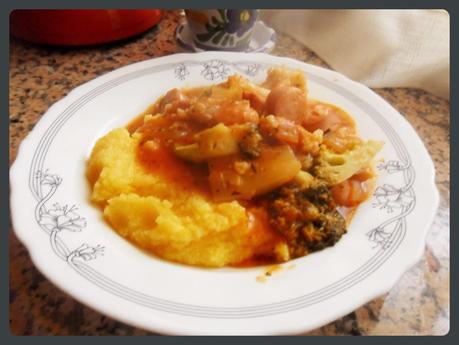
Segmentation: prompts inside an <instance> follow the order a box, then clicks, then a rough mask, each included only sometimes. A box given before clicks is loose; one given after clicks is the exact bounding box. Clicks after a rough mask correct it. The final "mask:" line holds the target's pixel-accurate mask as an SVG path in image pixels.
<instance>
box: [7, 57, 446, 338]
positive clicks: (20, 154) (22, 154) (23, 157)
mask: <svg viewBox="0 0 459 345" xmlns="http://www.w3.org/2000/svg"><path fill="white" fill-rule="evenodd" d="M222 54H223V55H232V56H235V55H238V56H241V55H242V56H244V57H245V58H246V59H249V56H252V57H253V60H255V59H256V57H258V56H264V57H266V58H267V59H269V60H272V62H276V61H274V60H278V61H279V62H284V63H285V64H287V63H286V61H289V62H292V63H294V64H305V65H308V66H309V67H310V68H313V69H319V70H320V72H325V73H328V74H329V75H331V76H335V77H338V78H341V79H343V78H344V79H345V81H346V83H349V82H350V83H352V84H353V85H354V86H355V87H358V88H360V89H361V92H365V93H368V92H370V93H371V94H373V97H374V96H376V97H378V98H379V99H380V101H382V102H383V103H385V104H387V106H389V107H390V108H392V109H394V108H393V107H392V106H391V105H390V104H389V103H388V102H387V101H385V100H384V99H383V98H382V97H381V96H379V95H378V94H377V93H375V92H373V91H372V90H371V89H369V88H368V87H366V86H364V85H362V84H360V83H357V82H355V81H353V80H351V79H349V78H347V77H346V76H344V75H342V74H340V73H338V72H335V71H332V70H328V69H325V68H322V67H319V66H315V65H311V64H308V63H305V62H302V61H299V60H295V59H292V58H288V57H277V56H272V55H269V54H264V53H250V54H247V53H228V52H224V53H222V52H218V57H219V58H221V56H222ZM204 55H209V56H210V57H215V56H216V54H215V53H210V52H202V53H191V54H190V53H182V54H173V55H168V56H165V57H161V58H153V59H149V60H145V61H141V62H137V63H133V64H129V65H126V66H123V67H120V68H116V69H114V70H113V71H111V72H108V73H105V74H104V75H101V76H99V77H96V78H94V79H92V80H90V81H88V82H85V83H83V84H81V85H80V86H78V87H77V88H74V89H73V90H71V91H70V92H69V93H68V94H67V95H66V96H64V97H63V98H61V99H60V100H59V101H57V102H56V103H54V104H53V105H52V106H51V107H49V108H48V110H47V111H46V112H45V113H44V114H43V115H42V117H41V118H40V119H39V121H38V122H37V124H36V125H35V127H34V128H33V129H32V130H31V131H30V132H29V133H28V135H27V136H26V137H25V138H24V139H23V140H22V141H21V143H20V145H19V147H18V151H17V156H16V159H15V160H14V162H13V163H12V165H11V167H10V206H11V209H10V212H11V219H12V227H13V230H14V232H15V233H16V236H17V237H18V239H19V240H20V242H21V243H22V244H23V245H24V246H25V247H26V249H27V250H28V252H29V254H30V257H31V259H32V262H33V263H34V265H35V266H36V267H37V268H38V269H39V270H40V272H41V273H42V274H43V275H44V276H46V278H47V279H49V280H50V281H51V282H52V283H53V284H54V285H56V286H57V287H58V288H59V289H61V290H62V291H64V292H66V293H69V294H70V295H71V297H72V298H75V299H76V300H78V301H80V302H81V303H82V304H84V305H87V306H88V307H90V308H92V309H96V310H98V311H100V312H101V313H103V314H106V315H109V316H110V317H113V318H114V319H118V320H121V321H123V322H125V323H127V324H131V325H135V326H137V327H141V328H144V329H149V330H153V331H155V332H160V333H166V334H183V333H184V331H185V333H188V332H191V333H193V334H194V333H195V330H193V329H190V330H186V329H185V330H184V328H183V327H179V328H176V327H172V328H170V327H167V326H166V325H162V326H161V329H157V328H156V329H155V328H153V327H151V325H150V326H148V327H146V326H145V325H144V324H143V323H141V322H140V323H138V324H136V323H135V322H133V320H132V319H130V318H128V319H129V320H124V319H123V318H122V317H120V315H119V314H116V313H111V312H108V311H107V310H101V309H99V308H96V307H94V306H93V304H89V303H88V301H86V300H82V299H80V298H79V297H80V296H76V295H75V294H74V293H71V292H69V291H68V289H67V288H66V287H65V286H64V285H65V284H61V282H59V279H55V277H54V276H53V275H52V274H48V269H47V268H46V267H44V265H42V263H43V262H40V261H41V260H40V258H39V257H38V256H37V255H36V254H35V252H36V251H35V250H34V248H33V244H31V243H30V241H29V242H28V241H27V239H25V238H24V237H23V236H25V233H26V231H24V232H22V233H21V230H18V227H17V223H18V220H17V217H19V216H18V215H15V212H14V204H15V193H17V192H16V187H15V186H17V185H18V183H19V181H16V180H17V178H19V176H20V174H18V173H16V170H17V169H19V167H20V165H21V164H20V163H21V161H24V163H26V161H27V151H26V150H27V147H28V146H30V145H29V143H30V142H31V140H32V139H31V138H33V136H36V135H37V136H38V135H39V134H40V133H41V134H43V133H42V132H43V129H45V130H46V128H44V126H45V122H46V121H44V120H43V119H46V117H47V115H48V116H49V117H50V118H51V116H52V113H53V111H54V110H55V109H56V108H57V107H58V106H59V105H62V104H64V102H65V100H67V101H68V100H69V99H70V98H71V97H73V96H75V95H77V94H78V92H82V91H83V90H84V89H89V87H90V85H91V83H92V82H96V81H101V80H102V79H103V78H105V79H107V80H109V76H110V75H114V74H113V73H114V72H117V71H118V73H121V71H127V70H128V69H133V70H135V69H136V68H140V67H141V66H142V65H148V64H149V63H151V61H155V62H156V63H155V64H154V65H161V64H162V62H164V64H165V63H167V61H168V60H171V58H172V60H195V61H201V59H200V58H199V56H204ZM262 60H263V58H262ZM92 85H95V84H94V83H93V84H92ZM394 110H395V109H394ZM395 112H396V113H397V114H398V115H399V117H400V120H403V121H405V123H406V125H407V126H405V127H407V128H410V130H411V131H412V133H411V134H412V135H413V137H415V138H416V139H417V141H418V142H417V145H416V146H419V144H421V145H422V147H423V149H424V151H425V154H426V156H427V157H429V158H430V155H429V153H428V151H427V149H426V148H425V145H424V143H423V142H422V140H421V139H420V138H419V136H418V134H417V133H416V131H415V130H414V128H413V127H412V126H411V124H410V123H409V122H408V121H407V120H406V119H405V118H404V117H403V116H401V115H400V114H399V112H398V111H396V110H395ZM32 149H33V148H32ZM428 164H429V165H430V169H431V172H432V173H431V174H429V175H430V176H431V181H430V183H429V189H430V190H431V191H432V197H433V199H432V202H433V205H434V207H432V212H431V215H430V219H428V221H427V222H426V226H425V230H424V231H423V234H424V236H423V238H422V241H421V240H420V241H419V243H420V244H422V245H419V246H418V247H417V252H416V253H415V254H416V255H414V254H413V255H412V260H411V261H410V262H407V263H406V264H405V265H402V266H404V267H403V268H400V269H399V274H398V275H397V274H395V275H393V276H395V278H394V279H392V280H393V282H392V280H391V279H387V281H386V284H381V286H380V288H379V291H374V293H373V296H370V294H368V295H367V296H370V297H371V298H370V297H365V298H363V300H365V301H359V302H355V303H354V304H355V305H354V306H353V307H352V308H350V310H349V311H348V312H350V311H352V310H354V309H355V308H356V307H358V306H360V305H362V304H364V303H366V302H368V301H370V300H372V299H374V298H375V297H377V296H379V295H381V294H383V293H385V292H387V291H388V290H390V288H392V286H394V285H395V283H396V282H397V281H398V280H399V279H400V277H401V276H402V275H403V274H404V273H405V272H406V271H408V270H409V269H410V268H411V267H412V266H413V265H415V264H416V263H417V262H418V261H419V260H420V259H421V258H422V255H423V252H424V246H425V242H426V236H427V234H428V231H429V229H430V227H431V224H432V222H433V220H434V217H435V215H436V210H437V208H438V204H439V194H438V189H437V187H436V184H435V167H434V164H433V162H432V159H431V158H430V159H429V160H428ZM17 194H19V193H17ZM17 194H16V195H17ZM375 290H377V289H375ZM348 309H349V308H348ZM115 314H116V315H115ZM339 314H340V315H338V316H337V314H336V313H335V314H333V313H331V316H330V318H329V320H328V321H325V322H323V321H320V322H318V324H317V325H313V326H312V327H302V326H299V327H296V328H292V329H288V327H283V329H284V330H285V332H282V331H281V332H279V333H284V334H292V333H298V332H303V331H306V330H310V329H313V328H316V327H318V326H320V325H323V324H325V323H328V322H330V321H333V320H335V319H336V318H338V317H341V316H343V315H345V314H346V312H340V313H339ZM155 321H157V320H155ZM156 324H158V322H156ZM319 324H320V325H319ZM164 331H165V332H164Z"/></svg>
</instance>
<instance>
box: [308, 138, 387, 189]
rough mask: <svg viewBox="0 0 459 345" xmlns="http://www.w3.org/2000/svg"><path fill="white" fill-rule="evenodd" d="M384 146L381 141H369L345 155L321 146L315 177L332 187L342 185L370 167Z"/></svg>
mask: <svg viewBox="0 0 459 345" xmlns="http://www.w3.org/2000/svg"><path fill="white" fill-rule="evenodd" d="M382 146H383V143H382V142H381V141H373V140H369V141H367V142H366V143H364V144H362V145H358V146H357V147H355V148H353V149H352V150H350V151H346V152H344V153H335V152H332V151H330V150H329V149H327V148H326V147H325V146H321V148H320V153H319V156H318V157H317V159H316V164H315V167H314V175H315V176H316V177H318V178H319V179H321V180H325V181H326V182H327V183H328V184H330V185H335V184H338V183H341V182H343V181H344V180H347V179H348V178H349V177H351V176H352V175H354V174H355V173H356V172H357V171H359V170H360V169H361V168H363V167H366V166H368V165H369V164H370V163H371V160H372V159H373V158H374V156H375V155H376V154H377V153H378V151H379V150H380V149H381V148H382Z"/></svg>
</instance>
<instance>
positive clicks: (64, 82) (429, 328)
mask: <svg viewBox="0 0 459 345" xmlns="http://www.w3.org/2000/svg"><path fill="white" fill-rule="evenodd" d="M179 15H180V14H179V13H177V12H169V13H166V15H165V17H164V18H163V20H162V21H161V22H160V24H159V25H158V27H156V28H154V29H152V30H150V31H148V32H147V33H145V34H143V35H141V36H139V37H136V38H134V39H131V40H128V41H124V42H121V43H116V44H112V45H107V46H103V47H97V48H85V49H78V50H77V49H75V50H70V49H57V48H43V47H37V46H33V45H29V44H26V43H23V42H19V41H17V40H15V39H12V40H11V45H10V48H11V51H10V164H11V163H12V162H13V161H14V159H15V157H16V153H17V149H18V146H19V144H20V143H21V140H22V139H23V138H24V137H25V136H26V135H27V134H28V133H29V131H31V130H32V129H33V127H34V125H35V123H36V122H37V121H38V120H39V119H40V117H41V116H42V114H43V113H44V112H45V111H46V110H47V109H48V107H50V106H51V105H52V104H53V103H54V102H56V101H57V100H59V99H61V98H62V97H64V96H65V95H66V94H67V93H68V92H69V91H70V90H71V89H73V88H74V87H76V86H78V85H79V84H81V83H84V82H86V81H88V80H90V79H93V78H95V77H97V76H99V75H101V74H104V73H106V72H108V71H111V70H113V69H115V68H117V67H120V66H123V65H126V64H129V63H133V62H137V61H142V60H146V59H150V58H153V57H157V56H161V55H167V54H172V53H175V52H179V51H181V50H180V48H178V47H177V45H176V43H175V40H174V36H173V33H174V30H175V27H176V25H177V21H178V19H179ZM273 54H274V55H279V56H288V57H292V58H296V59H298V60H301V61H305V62H308V63H312V64H317V65H321V66H324V67H328V66H327V65H326V64H325V63H324V62H323V61H322V60H321V59H320V58H319V57H317V56H316V55H315V54H314V53H313V52H311V51H310V50H309V49H307V48H306V47H304V46H302V45H301V44H299V43H298V42H296V41H294V40H293V39H291V38H290V37H287V36H285V35H279V37H278V42H277V46H276V48H275V50H274V51H273ZM375 91H376V92H377V93H379V94H380V95H381V96H382V97H384V98H385V99H386V100H387V101H388V102H389V103H391V104H392V105H393V106H394V107H395V108H396V109H398V110H399V111H400V113H401V114H403V115H404V116H405V117H406V118H407V120H408V121H409V122H410V123H411V124H412V125H413V126H414V128H415V129H416V131H417V132H418V134H419V135H420V136H421V138H422V139H423V141H424V143H425V145H426V146H427V149H428V150H429V152H430V154H431V155H432V157H433V159H434V161H435V165H436V169H437V177H436V181H437V186H438V188H439V191H440V195H441V202H440V208H439V210H438V213H437V216H436V218H435V221H434V224H433V225H432V228H431V231H430V234H429V235H428V239H427V246H426V250H425V253H424V256H423V258H422V260H421V261H420V262H419V263H418V264H417V265H416V266H415V267H414V268H413V269H411V270H410V271H409V272H407V273H406V274H405V275H404V276H403V277H402V278H401V280H400V281H399V282H398V284H397V285H396V286H395V287H394V288H393V289H392V290H391V291H390V292H389V293H388V294H386V295H384V296H382V297H380V298H378V299H375V300H374V301H372V302H370V303H368V304H366V305H364V306H363V307H361V308H359V309H357V310H356V311H354V312H352V313H351V314H349V315H347V316H345V317H343V318H342V319H339V320H337V321H335V322H333V323H331V324H329V325H327V326H325V327H322V328H320V329H317V330H315V331H313V332H310V333H308V335H309V334H310V335H359V334H365V335H414V334H417V335H431V334H435V335H442V334H445V333H447V332H448V330H449V315H450V312H449V299H450V298H449V296H450V294H449V268H450V265H449V229H450V225H449V210H450V207H449V202H450V193H449V176H450V174H449V171H450V167H449V152H450V146H449V102H448V101H446V100H444V99H441V98H438V97H435V96H433V95H431V94H428V93H425V92H423V91H420V90H415V89H406V88H404V89H375ZM9 249H10V263H9V268H10V328H11V331H12V333H13V334H16V335H146V334H150V333H148V332H146V331H144V330H141V329H136V328H133V327H130V326H128V325H125V324H123V323H120V322H118V321H115V320H112V319H110V318H108V317H106V316H104V315H101V314H99V313H97V312H95V311H93V310H92V309H90V308H87V307H85V306H83V305H82V304H80V303H78V302H76V301H75V300H73V299H72V298H70V297H69V296H67V295H66V294H64V293H63V292H61V291H60V290H59V289H57V288H56V287H55V286H54V285H52V284H51V283H50V282H49V281H47V280H46V279H45V278H44V277H43V276H42V275H41V274H40V273H39V272H38V271H37V269H36V268H35V267H34V265H33V264H32V262H31V260H30V258H29V255H28V253H27V250H26V249H25V248H24V247H23V246H22V245H21V244H20V243H19V241H18V240H17V238H16V237H15V235H14V234H13V232H12V230H11V229H10V237H9Z"/></svg>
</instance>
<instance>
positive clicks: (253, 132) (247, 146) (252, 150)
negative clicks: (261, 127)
mask: <svg viewBox="0 0 459 345" xmlns="http://www.w3.org/2000/svg"><path fill="white" fill-rule="evenodd" d="M262 140H263V138H262V136H261V135H260V133H258V130H257V127H256V126H250V128H249V129H248V131H247V133H246V134H245V135H244V136H243V137H242V139H241V141H240V142H239V150H240V151H241V153H242V155H243V156H245V157H246V158H248V159H254V158H257V157H259V156H260V152H261V142H262Z"/></svg>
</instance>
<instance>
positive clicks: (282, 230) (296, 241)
mask: <svg viewBox="0 0 459 345" xmlns="http://www.w3.org/2000/svg"><path fill="white" fill-rule="evenodd" d="M268 210H269V216H270V224H271V225H272V227H273V228H274V229H275V230H276V231H277V232H278V233H279V234H281V235H282V236H283V237H284V239H285V240H286V242H287V245H288V248H289V254H290V257H292V258H295V257H300V256H304V255H306V254H308V253H311V252H314V251H317V250H320V249H323V248H325V247H329V246H333V245H334V244H335V243H336V242H337V241H338V240H339V239H340V238H341V236H342V235H343V234H345V233H346V222H345V220H344V218H343V217H342V216H341V214H340V213H339V212H338V211H336V205H335V203H334V201H333V197H332V195H331V192H330V189H329V188H328V186H327V185H326V184H325V183H323V182H318V181H317V180H316V181H315V182H314V184H313V185H310V186H308V187H306V186H304V185H301V184H299V183H295V182H294V183H290V184H288V185H286V186H284V187H282V188H279V189H278V190H276V191H275V192H273V193H271V195H270V198H269V199H268Z"/></svg>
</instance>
